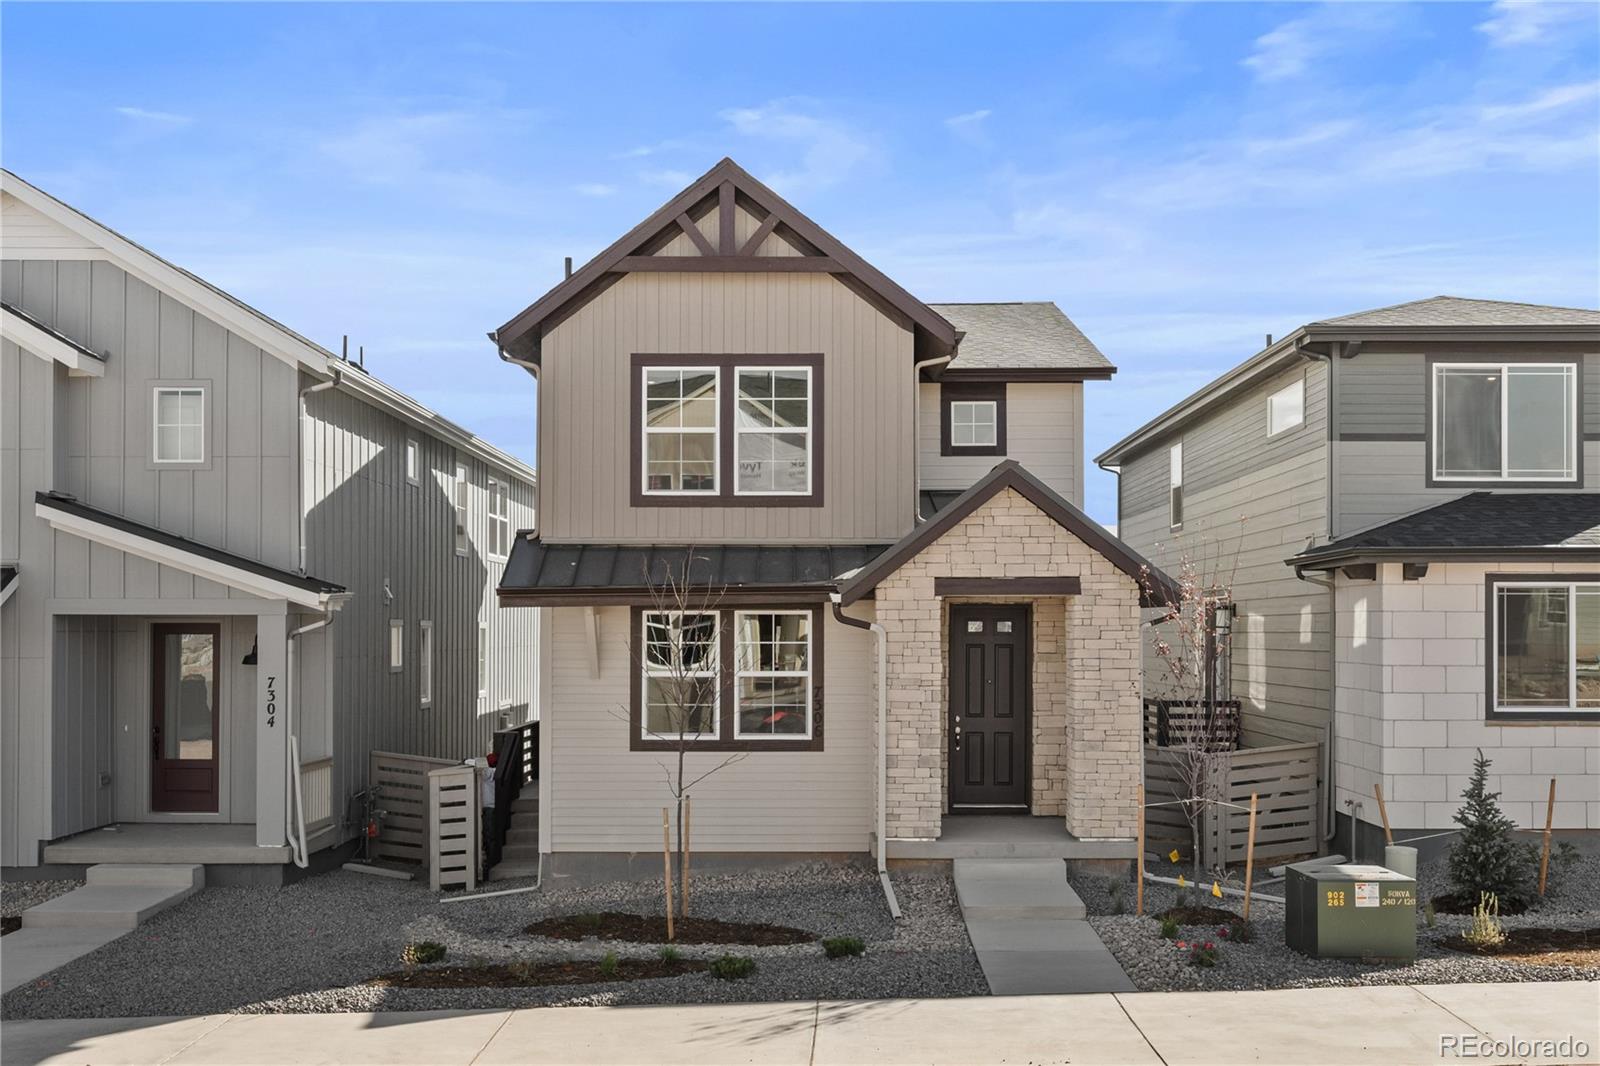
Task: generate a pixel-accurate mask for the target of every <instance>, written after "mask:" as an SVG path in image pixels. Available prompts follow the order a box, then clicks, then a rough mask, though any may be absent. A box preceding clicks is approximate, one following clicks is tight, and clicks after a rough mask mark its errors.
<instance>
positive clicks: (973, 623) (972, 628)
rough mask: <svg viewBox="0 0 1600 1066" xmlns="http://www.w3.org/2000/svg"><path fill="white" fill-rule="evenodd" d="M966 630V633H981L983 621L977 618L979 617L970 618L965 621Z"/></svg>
mask: <svg viewBox="0 0 1600 1066" xmlns="http://www.w3.org/2000/svg"><path fill="white" fill-rule="evenodd" d="M967 632H968V633H982V632H983V622H982V621H981V620H979V619H976V618H974V619H972V620H970V621H969V622H967Z"/></svg>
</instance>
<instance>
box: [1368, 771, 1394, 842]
mask: <svg viewBox="0 0 1600 1066" xmlns="http://www.w3.org/2000/svg"><path fill="white" fill-rule="evenodd" d="M1372 794H1373V795H1374V796H1376V797H1377V799H1378V817H1380V818H1382V819H1383V842H1384V843H1385V844H1393V843H1394V833H1393V832H1392V831H1391V830H1390V829H1389V808H1387V807H1385V806H1384V805H1383V786H1382V785H1380V784H1377V783H1376V782H1374V783H1373V786H1372Z"/></svg>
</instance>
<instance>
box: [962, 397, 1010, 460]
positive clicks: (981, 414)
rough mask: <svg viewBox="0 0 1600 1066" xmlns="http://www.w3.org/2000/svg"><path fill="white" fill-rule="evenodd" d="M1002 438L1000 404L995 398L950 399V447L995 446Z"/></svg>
mask: <svg viewBox="0 0 1600 1066" xmlns="http://www.w3.org/2000/svg"><path fill="white" fill-rule="evenodd" d="M999 439H1000V405H999V404H998V403H996V402H995V401H994V400H952V401H950V447H952V448H993V447H994V446H995V443H996V442H997V441H998V440H999Z"/></svg>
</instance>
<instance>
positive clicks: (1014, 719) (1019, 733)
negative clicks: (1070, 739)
mask: <svg viewBox="0 0 1600 1066" xmlns="http://www.w3.org/2000/svg"><path fill="white" fill-rule="evenodd" d="M1028 628H1029V626H1028V608H1027V606H1026V605H1004V606H977V605H967V604H956V605H953V606H952V607H951V608H950V725H949V735H950V806H951V808H952V809H960V808H963V807H967V808H985V807H988V808H1000V809H1004V808H1008V807H1009V808H1015V809H1024V810H1025V809H1026V808H1027V806H1028V730H1029V727H1028V686H1029V683H1030V682H1029V679H1030V678H1031V677H1032V676H1033V670H1032V667H1031V666H1030V665H1029V661H1028V659H1029V651H1028Z"/></svg>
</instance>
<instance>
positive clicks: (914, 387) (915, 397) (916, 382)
mask: <svg viewBox="0 0 1600 1066" xmlns="http://www.w3.org/2000/svg"><path fill="white" fill-rule="evenodd" d="M954 358H955V356H954V355H936V356H934V357H933V358H932V359H923V360H922V361H920V362H917V363H912V364H911V517H912V521H913V523H919V522H921V521H922V476H921V474H920V473H918V470H917V468H918V466H920V465H921V464H920V463H918V461H917V459H918V457H919V456H920V455H921V454H922V434H921V431H920V429H921V427H920V426H919V425H918V423H919V422H921V420H922V372H923V370H925V369H926V368H928V367H930V366H943V365H945V364H946V363H948V362H949V361H950V360H952V359H954Z"/></svg>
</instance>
